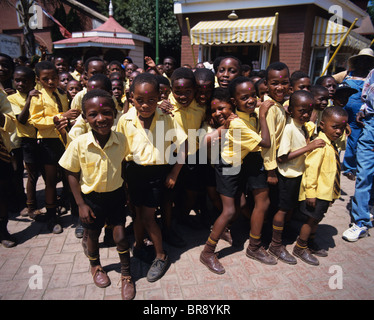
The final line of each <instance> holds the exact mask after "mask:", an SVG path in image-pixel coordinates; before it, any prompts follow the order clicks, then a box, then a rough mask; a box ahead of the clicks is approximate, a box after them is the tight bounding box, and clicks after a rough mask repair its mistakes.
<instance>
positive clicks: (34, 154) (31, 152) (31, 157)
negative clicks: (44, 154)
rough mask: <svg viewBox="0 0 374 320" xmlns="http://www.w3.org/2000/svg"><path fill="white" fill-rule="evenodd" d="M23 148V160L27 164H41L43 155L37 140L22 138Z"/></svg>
mask: <svg viewBox="0 0 374 320" xmlns="http://www.w3.org/2000/svg"><path fill="white" fill-rule="evenodd" d="M21 148H22V152H23V160H24V161H25V163H30V164H39V163H40V156H41V153H40V147H39V144H38V140H37V139H35V138H26V137H22V139H21Z"/></svg>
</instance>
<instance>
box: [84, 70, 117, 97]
mask: <svg viewBox="0 0 374 320" xmlns="http://www.w3.org/2000/svg"><path fill="white" fill-rule="evenodd" d="M91 81H99V82H101V83H102V84H103V89H104V90H105V91H107V92H110V90H112V82H111V81H110V80H109V78H108V77H107V76H106V75H105V74H102V73H97V74H94V75H93V76H92V77H91V78H89V79H88V81H87V85H88V83H89V82H91Z"/></svg>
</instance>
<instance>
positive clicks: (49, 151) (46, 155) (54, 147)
mask: <svg viewBox="0 0 374 320" xmlns="http://www.w3.org/2000/svg"><path fill="white" fill-rule="evenodd" d="M38 141H39V147H40V163H41V164H53V165H57V164H58V161H59V160H60V158H61V156H62V155H63V153H64V151H65V147H64V145H63V144H62V142H61V140H60V139H59V138H43V139H39V140H38Z"/></svg>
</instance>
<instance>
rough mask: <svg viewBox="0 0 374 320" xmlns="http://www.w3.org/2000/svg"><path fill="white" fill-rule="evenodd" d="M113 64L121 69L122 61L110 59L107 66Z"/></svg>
mask: <svg viewBox="0 0 374 320" xmlns="http://www.w3.org/2000/svg"><path fill="white" fill-rule="evenodd" d="M113 65H116V66H119V67H120V68H121V69H123V68H122V63H121V62H119V61H118V60H112V61H111V62H110V63H109V65H108V66H109V67H111V66H113Z"/></svg>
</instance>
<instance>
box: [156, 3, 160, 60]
mask: <svg viewBox="0 0 374 320" xmlns="http://www.w3.org/2000/svg"><path fill="white" fill-rule="evenodd" d="M158 8H159V6H158V0H156V64H158V63H159V60H160V57H159V47H158V41H159V40H158V38H159V35H158V32H159V30H158V24H159V12H158Z"/></svg>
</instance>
